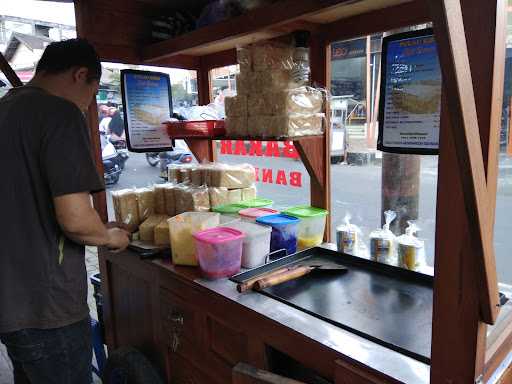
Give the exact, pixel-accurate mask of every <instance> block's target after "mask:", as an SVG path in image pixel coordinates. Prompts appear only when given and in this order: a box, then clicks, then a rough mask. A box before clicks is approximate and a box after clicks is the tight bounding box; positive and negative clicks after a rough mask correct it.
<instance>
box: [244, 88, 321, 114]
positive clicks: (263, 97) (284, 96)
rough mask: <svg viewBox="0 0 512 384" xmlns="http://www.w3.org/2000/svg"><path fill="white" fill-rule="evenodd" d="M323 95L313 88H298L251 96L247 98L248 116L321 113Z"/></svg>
mask: <svg viewBox="0 0 512 384" xmlns="http://www.w3.org/2000/svg"><path fill="white" fill-rule="evenodd" d="M323 102H324V96H323V93H322V92H321V91H319V90H317V89H315V88H311V87H300V88H295V89H291V90H287V91H280V92H268V93H264V94H252V95H250V96H249V101H248V105H249V109H248V114H249V116H259V115H275V116H283V115H288V114H294V113H297V114H315V113H321V112H322V108H323Z"/></svg>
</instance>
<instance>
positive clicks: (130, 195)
mask: <svg viewBox="0 0 512 384" xmlns="http://www.w3.org/2000/svg"><path fill="white" fill-rule="evenodd" d="M112 201H113V205H114V213H115V217H116V221H117V222H119V223H123V224H125V225H127V226H128V227H129V228H130V229H131V230H135V229H136V228H137V226H138V225H139V223H140V219H139V206H138V204H137V193H136V192H135V190H133V189H122V190H119V191H113V192H112Z"/></svg>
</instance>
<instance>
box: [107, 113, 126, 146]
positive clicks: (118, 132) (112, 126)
mask: <svg viewBox="0 0 512 384" xmlns="http://www.w3.org/2000/svg"><path fill="white" fill-rule="evenodd" d="M110 112H111V119H110V123H109V124H108V130H109V132H110V141H111V142H112V143H114V142H117V141H124V140H125V135H124V121H123V118H122V117H121V112H120V111H119V110H118V109H117V108H111V111H110Z"/></svg>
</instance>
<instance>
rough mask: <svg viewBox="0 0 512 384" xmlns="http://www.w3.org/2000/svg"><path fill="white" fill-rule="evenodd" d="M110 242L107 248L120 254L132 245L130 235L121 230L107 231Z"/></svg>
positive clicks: (112, 229) (111, 229)
mask: <svg viewBox="0 0 512 384" xmlns="http://www.w3.org/2000/svg"><path fill="white" fill-rule="evenodd" d="M107 233H108V242H107V244H106V246H107V247H108V248H109V249H111V250H112V251H114V252H120V251H122V250H123V249H125V248H126V247H127V246H128V244H129V243H130V233H129V232H128V231H125V230H124V229H121V228H110V229H108V230H107Z"/></svg>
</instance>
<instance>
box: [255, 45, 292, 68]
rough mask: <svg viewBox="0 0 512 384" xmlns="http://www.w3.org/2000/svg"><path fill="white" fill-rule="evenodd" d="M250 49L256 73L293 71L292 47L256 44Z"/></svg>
mask: <svg viewBox="0 0 512 384" xmlns="http://www.w3.org/2000/svg"><path fill="white" fill-rule="evenodd" d="M249 49H250V51H251V61H252V70H253V71H255V72H263V71H275V70H291V69H293V64H294V62H293V47H291V46H290V45H286V44H280V43H264V44H254V45H252V46H250V47H249Z"/></svg>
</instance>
